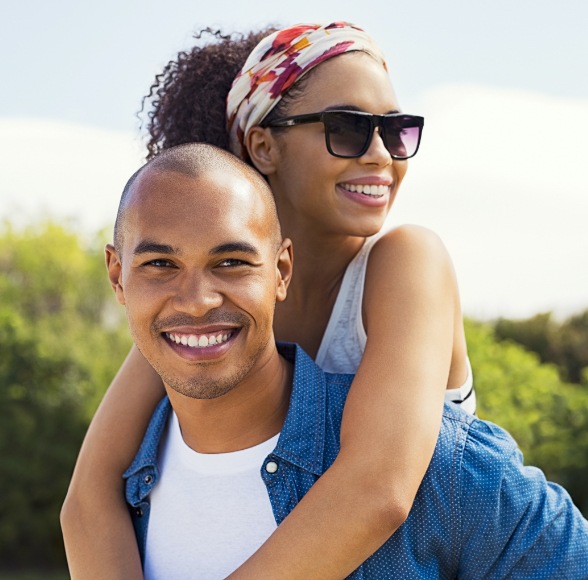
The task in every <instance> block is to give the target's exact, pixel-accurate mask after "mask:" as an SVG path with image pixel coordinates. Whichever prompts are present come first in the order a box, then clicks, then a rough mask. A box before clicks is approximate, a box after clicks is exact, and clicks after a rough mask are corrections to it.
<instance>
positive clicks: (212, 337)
mask: <svg viewBox="0 0 588 580" xmlns="http://www.w3.org/2000/svg"><path fill="white" fill-rule="evenodd" d="M165 336H167V338H169V340H171V341H172V342H175V343H176V344H183V345H184V346H191V347H192V348H203V347H206V346H214V345H215V344H221V343H223V342H227V340H229V338H231V336H233V332H232V331H230V332H219V333H213V334H174V333H172V332H166V333H165Z"/></svg>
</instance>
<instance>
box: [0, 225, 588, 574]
mask: <svg viewBox="0 0 588 580" xmlns="http://www.w3.org/2000/svg"><path fill="white" fill-rule="evenodd" d="M105 238H106V234H105V233H101V234H99V235H97V236H96V237H94V238H92V239H90V240H84V239H83V238H82V237H81V236H80V235H77V234H76V233H74V232H73V231H72V230H71V228H67V227H65V226H62V225H59V224H55V223H51V222H43V223H36V224H32V225H31V226H30V227H28V228H25V229H19V230H15V229H14V228H12V227H11V226H10V224H8V223H5V224H4V225H3V226H2V225H0V454H1V457H2V461H1V462H0V562H1V566H2V567H3V568H5V569H8V568H12V569H18V568H21V569H27V568H31V567H34V568H43V567H44V568H46V569H50V568H55V569H57V568H63V567H64V565H65V558H64V553H63V546H62V541H61V533H60V529H59V510H60V508H61V503H62V501H63V498H64V497H65V493H66V489H67V485H68V481H69V478H70V475H71V471H72V469H73V465H74V462H75V458H76V456H77V452H78V450H79V447H80V444H81V441H82V437H83V435H84V432H85V430H86V428H87V425H88V422H89V420H90V417H91V416H92V414H93V412H94V410H95V408H96V406H97V404H98V402H99V400H100V399H101V397H102V394H103V392H104V390H105V388H106V386H107V385H108V384H109V383H110V381H111V379H112V377H113V376H114V374H115V372H116V370H117V369H118V367H119V366H120V364H121V362H122V360H123V358H124V357H125V355H126V353H127V351H128V349H129V346H130V338H129V335H128V331H127V328H126V321H125V317H124V311H123V309H122V308H121V307H120V306H119V305H118V304H117V303H116V301H115V299H114V297H113V294H112V290H111V289H110V286H109V283H108V279H107V276H106V271H105V267H104V257H103V251H102V248H103V246H104V241H105ZM535 318H536V320H535V319H531V320H533V323H530V322H529V324H528V325H527V326H526V327H525V326H524V325H523V326H520V325H519V326H517V325H516V324H514V325H511V327H510V328H515V327H516V328H517V332H519V331H520V332H519V334H518V335H517V337H516V338H517V340H520V341H521V342H523V339H522V338H521V337H522V336H527V337H532V340H531V338H529V340H528V341H527V342H524V344H525V345H526V347H527V348H529V349H534V350H536V351H537V353H539V354H534V353H531V352H528V351H526V350H525V349H523V347H521V346H520V345H517V344H515V343H514V342H512V339H514V338H515V336H514V335H513V334H512V332H511V334H509V335H507V333H506V332H503V331H502V330H501V331H500V332H502V334H500V333H499V331H498V330H496V332H497V334H498V335H499V336H500V337H501V338H505V337H507V336H508V340H497V339H496V337H495V335H494V332H495V329H494V327H493V326H492V325H490V324H488V323H487V324H481V323H476V322H473V321H466V324H467V336H468V345H469V351H470V358H471V360H472V365H473V367H474V373H475V383H476V389H477V393H478V401H479V405H478V413H479V415H480V417H481V418H483V419H489V420H491V421H494V422H496V423H498V424H500V425H502V426H503V427H505V428H506V429H508V430H509V431H510V432H511V433H512V434H513V436H514V437H515V439H517V441H518V442H519V444H520V446H521V448H522V449H523V451H524V453H525V457H526V461H527V463H531V464H536V465H538V466H540V467H542V468H543V470H544V471H545V472H546V474H547V475H548V477H549V478H550V479H553V480H555V481H558V482H560V483H562V484H563V485H564V486H565V487H566V488H567V489H569V490H570V492H571V493H572V496H573V498H574V501H575V502H576V504H577V505H578V506H579V507H581V509H583V511H584V513H585V514H588V490H587V489H585V488H586V486H585V483H584V484H583V482H586V481H588V381H587V380H586V378H587V377H588V373H586V363H585V362H582V361H585V359H582V358H581V356H579V355H578V354H577V353H582V352H584V353H585V350H586V344H587V339H586V327H587V324H586V322H587V318H588V314H587V313H584V314H582V315H580V316H579V317H575V318H574V319H573V320H572V319H570V321H567V322H566V323H565V324H563V325H560V326H558V325H555V323H553V321H551V318H550V317H549V315H539V316H538V317H535ZM576 318H577V320H576ZM510 322H511V321H506V320H504V321H500V324H501V328H502V329H504V328H506V327H507V326H508V324H509V323H510ZM517 324H518V323H517ZM564 326H565V331H564V330H562V328H563V327H564ZM497 328H498V326H497ZM522 328H524V329H525V330H524V332H523V331H522V330H521V329H522ZM554 336H560V339H559V340H560V343H559V344H561V345H566V347H565V349H564V347H563V346H562V347H561V349H560V351H558V352H564V351H565V352H566V353H567V354H566V355H565V357H567V358H565V357H563V355H562V358H560V359H558V360H557V361H556V362H557V364H558V365H560V364H562V362H561V361H563V360H565V361H568V362H566V365H567V366H566V367H565V368H566V371H565V372H566V373H569V374H566V375H565V376H566V377H568V376H570V377H571V376H577V375H572V373H571V371H570V370H569V369H572V367H573V365H571V364H570V363H569V361H570V360H572V359H573V360H574V361H580V362H577V363H576V362H574V364H576V365H577V366H578V368H579V369H584V370H583V371H581V372H580V377H581V381H582V377H584V378H583V381H584V382H583V384H581V385H579V384H576V385H574V384H570V383H566V382H564V381H563V380H562V379H561V378H560V375H559V374H558V370H557V367H556V366H555V365H553V364H541V361H540V358H539V356H541V357H542V359H543V360H552V359H550V358H548V357H547V355H546V354H545V353H546V352H551V351H550V350H549V349H550V348H551V347H550V346H549V345H551V344H554V341H553V337H554ZM564 336H565V338H564ZM572 345H573V346H572ZM566 349H567V350H566ZM572 352H573V353H576V354H574V355H573V357H575V358H573V357H572V355H570V354H569V353H572ZM573 368H575V367H573ZM574 372H575V371H574ZM582 373H583V374H582ZM562 376H563V375H562ZM581 381H580V382H581ZM11 577H12V576H11ZM15 577H17V576H15ZM46 577H48V576H46Z"/></svg>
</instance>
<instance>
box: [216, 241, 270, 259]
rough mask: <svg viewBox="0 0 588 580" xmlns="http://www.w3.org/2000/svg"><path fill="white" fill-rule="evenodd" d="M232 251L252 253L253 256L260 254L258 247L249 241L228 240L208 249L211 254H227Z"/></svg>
mask: <svg viewBox="0 0 588 580" xmlns="http://www.w3.org/2000/svg"><path fill="white" fill-rule="evenodd" d="M231 252H239V253H243V254H251V255H253V256H258V255H259V251H258V249H257V248H256V247H255V246H253V245H251V244H249V243H248V242H227V243H226V244H220V245H218V246H215V247H214V248H211V249H210V250H209V251H208V253H209V254H210V255H211V256H213V255H216V254H227V253H231Z"/></svg>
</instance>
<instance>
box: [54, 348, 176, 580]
mask: <svg viewBox="0 0 588 580" xmlns="http://www.w3.org/2000/svg"><path fill="white" fill-rule="evenodd" d="M164 394H165V390H164V388H163V383H162V382H161V379H160V378H159V376H158V375H157V374H156V373H155V371H154V370H153V368H152V367H151V365H149V363H148V362H147V361H146V360H145V359H144V358H143V356H142V355H141V353H140V352H139V351H138V350H137V349H136V348H135V347H133V349H132V350H131V352H130V354H129V356H128V357H127V359H126V360H125V362H124V364H123V366H122V367H121V369H120V371H119V372H118V374H117V375H116V377H115V378H114V381H113V382H112V384H111V386H110V387H109V389H108V391H107V393H106V395H105V396H104V399H103V401H102V403H101V404H100V407H99V408H98V411H97V412H96V415H95V416H94V418H93V420H92V423H91V424H90V428H89V429H88V433H87V434H86V438H85V440H84V443H83V445H82V449H81V451H80V455H79V457H78V461H77V463H76V467H75V469H74V473H73V477H72V480H71V483H70V487H69V490H68V492H67V497H66V499H65V502H64V505H63V508H62V511H61V527H62V531H63V537H64V542H65V549H66V554H67V560H68V565H69V569H70V574H71V577H72V578H73V579H85V578H87V579H89V580H90V579H91V580H99V579H101V578H103V579H104V580H117V579H120V580H132V579H135V578H137V579H139V578H143V573H142V570H141V561H140V558H139V551H138V548H137V542H136V539H135V532H134V530H133V525H132V522H131V518H130V516H129V511H128V508H127V505H126V503H125V499H124V485H123V479H122V474H123V473H124V471H125V470H126V469H127V467H128V466H129V465H130V464H131V462H132V460H133V458H134V456H135V454H136V452H137V450H138V448H139V445H140V444H141V440H142V438H143V435H144V433H145V430H146V428H147V425H148V423H149V419H150V417H151V414H152V413H153V411H154V409H155V406H156V405H157V403H158V402H159V401H160V400H161V398H162V397H163V395H164Z"/></svg>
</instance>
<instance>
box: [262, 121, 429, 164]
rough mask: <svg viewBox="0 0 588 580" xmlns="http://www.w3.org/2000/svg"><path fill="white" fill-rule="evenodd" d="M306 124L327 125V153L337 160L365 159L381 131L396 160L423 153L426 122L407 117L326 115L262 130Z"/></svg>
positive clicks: (268, 124) (279, 124) (284, 122)
mask: <svg viewBox="0 0 588 580" xmlns="http://www.w3.org/2000/svg"><path fill="white" fill-rule="evenodd" d="M306 123H323V125H324V126H325V141H326V144H327V150H328V151H329V153H330V154H331V155H333V156H335V157H345V158H352V157H361V156H362V155H364V154H365V152H366V151H367V150H368V149H369V146H370V143H371V142H372V137H373V136H374V131H375V130H376V128H379V129H380V136H381V137H382V140H383V141H384V145H385V146H386V149H388V152H389V153H390V155H391V156H392V158H393V159H409V158H410V157H413V156H414V155H416V152H417V151H418V149H419V145H420V142H421V133H422V131H423V125H424V123H425V119H424V118H423V117H417V116H415V115H405V114H403V113H390V114H388V115H372V114H371V113H364V112H363V111H323V112H322V113H309V114H308V115H294V116H293V117H284V118H282V119H275V120H273V121H269V122H268V123H263V122H262V123H261V126H262V127H294V126H295V125H304V124H306Z"/></svg>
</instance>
